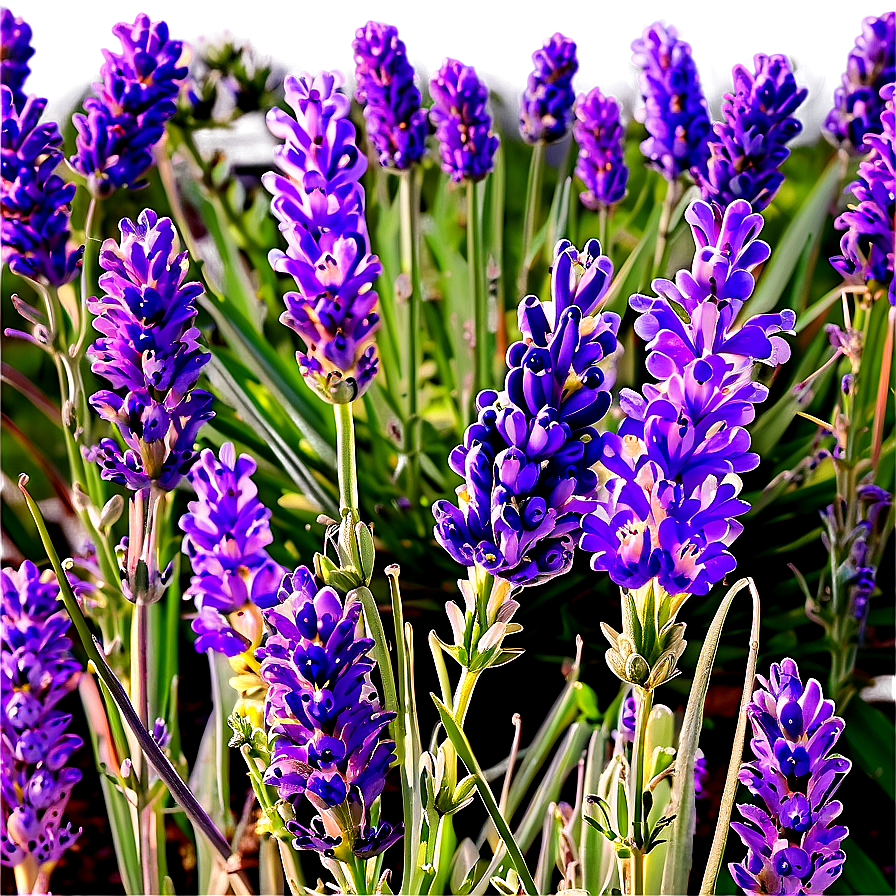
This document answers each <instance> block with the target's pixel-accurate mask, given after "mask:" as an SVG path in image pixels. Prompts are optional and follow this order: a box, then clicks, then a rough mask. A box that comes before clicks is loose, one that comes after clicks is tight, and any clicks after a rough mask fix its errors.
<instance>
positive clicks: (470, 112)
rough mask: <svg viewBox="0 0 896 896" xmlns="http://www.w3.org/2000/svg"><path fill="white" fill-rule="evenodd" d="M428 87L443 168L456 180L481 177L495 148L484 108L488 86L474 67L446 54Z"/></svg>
mask: <svg viewBox="0 0 896 896" xmlns="http://www.w3.org/2000/svg"><path fill="white" fill-rule="evenodd" d="M429 90H430V93H431V94H432V98H433V107H432V108H431V109H430V110H429V117H430V119H431V121H432V123H433V125H435V128H436V137H437V138H438V140H439V152H440V154H441V156H442V171H444V172H445V173H446V174H450V175H451V179H452V180H453V181H455V182H456V183H460V182H461V181H464V180H482V179H483V178H484V177H485V176H486V175H487V174H488V173H489V172H490V171H491V170H492V168H493V167H494V165H493V157H494V155H495V152H496V150H497V149H498V138H497V137H496V136H495V135H494V134H493V133H492V120H491V116H489V114H488V112H487V111H486V109H485V105H486V102H487V101H488V88H487V87H486V86H485V85H484V84H483V83H482V82H481V81H480V80H479V78H478V77H477V76H476V70H475V69H474V68H472V67H470V66H468V65H464V64H463V63H462V62H458V60H457V59H450V58H448V59H445V61H444V62H443V63H442V67H441V68H440V69H439V70H438V71H437V72H436V73H435V74H434V75H433V76H432V79H431V80H430V82H429Z"/></svg>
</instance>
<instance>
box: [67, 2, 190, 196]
mask: <svg viewBox="0 0 896 896" xmlns="http://www.w3.org/2000/svg"><path fill="white" fill-rule="evenodd" d="M112 33H113V34H114V35H115V36H116V37H117V38H118V39H119V40H120V41H121V49H122V52H121V53H113V52H112V51H111V50H103V56H104V57H105V60H106V61H105V62H104V63H103V66H102V68H101V69H100V77H101V80H100V81H98V82H97V83H96V84H94V85H93V89H94V92H95V93H96V96H92V97H88V98H87V99H86V100H85V101H84V109H85V110H86V112H87V114H86V115H83V114H81V113H78V114H76V115H74V116H73V118H72V121H73V122H74V125H75V128H76V129H77V131H78V136H77V138H76V142H75V143H76V148H77V152H76V154H75V155H74V156H73V157H72V159H71V165H72V168H74V170H75V171H77V172H79V173H80V174H82V175H84V177H86V178H87V183H88V186H89V188H90V191H91V193H93V194H94V195H95V196H109V195H111V194H112V193H113V192H114V191H115V190H117V189H120V188H121V187H130V188H131V189H136V188H138V187H142V186H145V185H146V181H145V180H143V179H142V178H143V175H144V174H145V173H146V171H147V170H148V169H149V168H150V167H151V166H152V164H153V156H152V151H153V147H154V146H155V145H156V143H158V142H159V140H161V139H162V135H163V134H164V133H165V123H166V122H167V121H168V119H169V118H171V117H172V116H173V115H174V113H175V112H176V111H177V95H178V92H179V91H180V85H181V82H182V81H183V80H184V79H185V78H186V77H187V67H186V65H185V64H182V59H183V53H184V45H183V43H182V42H181V41H179V40H171V39H170V38H169V35H168V26H167V25H166V24H165V23H164V22H152V21H150V19H149V16H147V15H146V14H145V13H141V14H140V15H138V16H137V18H136V20H135V21H134V23H133V24H128V23H127V22H119V23H118V24H117V25H116V26H115V27H114V28H113V29H112Z"/></svg>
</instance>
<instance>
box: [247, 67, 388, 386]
mask: <svg viewBox="0 0 896 896" xmlns="http://www.w3.org/2000/svg"><path fill="white" fill-rule="evenodd" d="M341 83H342V76H341V75H340V74H339V73H338V72H321V73H320V74H318V75H316V76H314V77H312V76H311V75H309V74H308V73H304V74H302V75H301V76H300V77H299V78H294V77H292V76H291V75H290V76H288V77H287V78H286V80H285V81H284V85H283V86H284V88H285V91H286V102H287V103H289V105H290V106H291V107H292V108H293V110H294V111H295V116H296V117H295V118H292V116H290V115H289V114H287V113H286V112H284V111H282V110H281V109H271V111H270V112H268V117H267V122H268V128H269V130H270V131H271V133H272V134H273V135H274V136H275V137H278V138H280V139H282V140H284V141H285V142H284V143H283V144H282V145H281V146H278V147H277V149H276V150H275V151H274V161H275V163H276V165H277V167H278V168H279V169H280V171H281V172H282V174H276V173H274V172H273V171H269V172H268V173H267V174H265V175H264V177H263V178H262V182H263V183H264V185H265V187H267V189H268V191H269V192H270V193H271V194H273V199H272V200H271V209H272V211H273V212H274V215H275V216H276V217H277V219H278V220H279V222H280V232H281V233H282V234H283V236H284V237H285V238H286V242H287V249H286V252H282V251H280V250H279V249H273V250H271V252H270V254H269V259H270V262H271V267H273V268H274V270H275V271H279V272H280V273H283V274H290V275H291V276H292V277H293V278H294V279H295V281H296V287H297V289H298V291H297V292H288V293H287V294H286V295H285V296H284V300H285V302H286V311H285V312H284V313H283V314H282V315H281V316H280V321H281V322H282V323H284V324H286V326H288V327H289V328H290V329H292V330H295V332H296V333H298V334H299V336H301V337H302V340H303V341H304V343H305V351H304V352H297V354H296V358H297V360H298V362H299V369H300V370H301V373H302V376H304V377H305V380H306V382H307V383H308V385H309V386H311V388H313V389H314V390H315V391H316V392H317V393H318V394H319V395H320V396H321V397H322V398H324V399H325V400H326V401H331V402H336V403H345V402H350V401H354V400H355V399H356V398H358V397H359V396H361V395H362V394H363V393H364V392H365V391H366V390H367V388H368V386H369V385H370V384H371V383H372V382H373V377H374V376H375V375H376V372H377V369H378V368H379V358H378V357H377V353H376V344H375V342H374V333H375V332H376V330H377V328H378V327H379V323H380V321H379V316H378V314H377V312H376V304H377V294H376V292H375V291H374V289H373V284H374V283H375V282H376V279H377V277H378V276H379V275H380V272H381V270H382V268H381V265H380V262H379V259H378V258H377V257H376V255H372V254H371V252H370V246H369V243H368V238H367V224H366V222H365V220H364V189H363V187H362V186H361V184H360V183H359V181H360V178H361V175H362V174H363V173H364V170H365V168H366V167H367V161H366V159H365V158H364V155H363V153H361V152H359V150H358V146H357V144H356V142H355V127H354V125H353V124H352V123H351V122H350V121H349V120H348V112H349V99H348V97H347V96H345V94H343V93H340V92H339V91H338V90H337V88H338V87H339V86H340V84H341Z"/></svg>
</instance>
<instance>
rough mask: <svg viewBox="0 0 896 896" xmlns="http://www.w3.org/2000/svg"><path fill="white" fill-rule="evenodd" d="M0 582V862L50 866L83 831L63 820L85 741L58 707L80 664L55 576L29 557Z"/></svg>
mask: <svg viewBox="0 0 896 896" xmlns="http://www.w3.org/2000/svg"><path fill="white" fill-rule="evenodd" d="M0 588H2V591H0V685H2V698H0V699H2V707H3V711H2V719H3V725H2V734H0V757H2V768H3V773H2V777H0V795H2V797H3V799H2V806H3V808H2V811H0V862H2V864H4V865H13V866H14V865H19V864H20V863H21V862H23V861H25V860H26V858H28V857H29V856H31V857H32V858H33V859H34V861H35V862H36V863H37V866H38V868H39V869H40V870H41V871H44V872H46V873H48V872H49V871H50V870H52V868H53V866H54V865H55V864H56V862H57V861H59V858H60V857H61V856H62V854H63V853H64V852H65V850H66V849H68V847H69V846H71V844H72V843H74V841H75V839H76V838H77V837H78V834H80V833H81V831H80V829H79V830H77V831H76V830H73V829H72V826H71V824H67V825H66V826H65V827H62V826H61V825H62V815H63V813H64V812H65V807H66V804H67V803H68V800H69V797H70V796H71V792H72V787H74V785H75V784H77V782H78V781H80V780H81V772H80V771H78V769H76V768H66V765H67V763H68V761H69V758H70V757H71V755H72V753H73V752H74V751H75V750H77V749H78V747H80V746H81V744H82V741H81V738H80V737H78V736H77V735H76V734H67V733H66V728H67V727H68V724H69V722H70V721H71V716H70V715H69V714H68V713H64V712H60V711H59V710H58V709H55V707H56V705H57V704H58V703H59V701H60V700H61V699H62V698H63V697H64V696H65V695H66V694H67V693H69V691H71V690H72V689H73V688H74V687H75V686H76V685H77V682H78V675H79V672H80V668H79V666H78V662H77V661H76V660H75V658H74V657H73V656H72V653H71V646H72V644H71V641H70V640H69V639H68V638H67V637H66V635H65V633H66V631H67V629H68V626H69V619H68V616H67V615H66V612H65V610H64V609H63V608H62V607H61V606H60V605H59V603H58V602H57V599H56V597H57V594H58V593H59V587H58V585H57V584H56V581H55V580H54V579H42V578H41V575H40V573H39V571H38V569H37V567H35V565H34V564H33V563H32V562H31V561H30V560H26V561H25V562H24V563H23V564H22V566H21V567H20V568H19V569H18V570H16V569H13V568H11V567H6V568H4V569H3V571H2V573H0Z"/></svg>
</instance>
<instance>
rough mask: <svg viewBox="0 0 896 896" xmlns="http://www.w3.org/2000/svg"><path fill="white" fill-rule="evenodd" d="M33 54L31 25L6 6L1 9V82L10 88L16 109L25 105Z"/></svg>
mask: <svg viewBox="0 0 896 896" xmlns="http://www.w3.org/2000/svg"><path fill="white" fill-rule="evenodd" d="M33 55H34V48H33V47H32V46H31V26H30V25H29V24H28V23H27V22H26V21H25V20H24V19H23V18H21V17H19V18H16V17H15V16H14V15H13V14H12V12H11V11H10V9H9V8H8V7H6V6H4V7H3V8H2V9H0V84H3V85H4V86H5V87H8V88H9V90H10V92H11V93H12V101H13V106H15V108H16V109H21V108H22V106H24V105H25V99H26V95H25V90H24V87H25V81H26V80H27V79H28V75H30V74H31V68H30V67H29V65H28V60H29V59H31V57H32V56H33ZM3 117H4V119H5V118H6V113H4V115H3Z"/></svg>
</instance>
